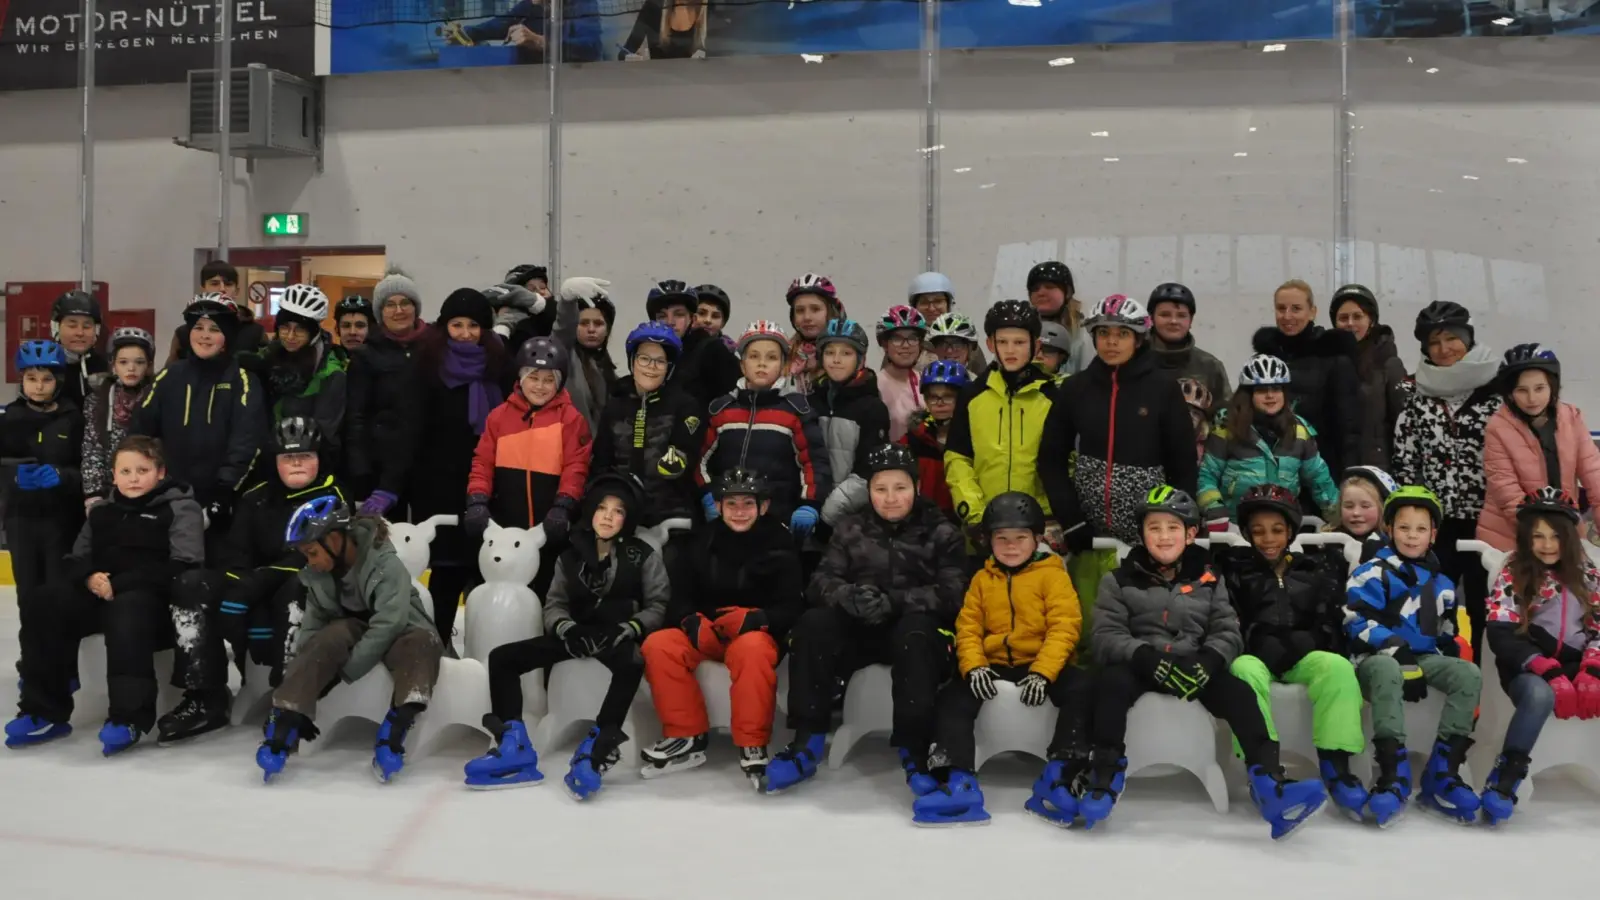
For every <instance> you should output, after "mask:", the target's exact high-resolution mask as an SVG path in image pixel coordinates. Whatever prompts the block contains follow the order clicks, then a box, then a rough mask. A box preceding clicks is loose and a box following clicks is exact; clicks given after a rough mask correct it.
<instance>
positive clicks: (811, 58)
mask: <svg viewBox="0 0 1600 900" xmlns="http://www.w3.org/2000/svg"><path fill="white" fill-rule="evenodd" d="M800 59H801V60H803V61H805V62H808V63H821V62H822V61H823V60H824V59H826V57H824V56H823V55H822V54H821V53H802V54H800Z"/></svg>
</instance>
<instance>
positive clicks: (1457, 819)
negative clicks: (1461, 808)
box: [1417, 800, 1482, 828]
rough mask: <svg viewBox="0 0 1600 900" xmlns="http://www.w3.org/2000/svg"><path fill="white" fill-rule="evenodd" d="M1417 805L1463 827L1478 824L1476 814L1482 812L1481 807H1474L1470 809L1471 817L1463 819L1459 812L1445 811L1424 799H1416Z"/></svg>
mask: <svg viewBox="0 0 1600 900" xmlns="http://www.w3.org/2000/svg"><path fill="white" fill-rule="evenodd" d="M1417 805H1418V806H1420V807H1422V809H1423V811H1424V812H1427V813H1430V814H1432V815H1435V816H1438V817H1440V818H1442V819H1444V820H1445V821H1447V822H1452V823H1454V824H1456V825H1460V826H1462V827H1463V828H1471V827H1472V826H1473V825H1476V824H1478V815H1479V814H1480V813H1481V812H1482V809H1481V808H1480V809H1475V810H1473V811H1472V818H1470V819H1463V818H1462V817H1461V816H1460V814H1458V813H1454V812H1450V811H1447V810H1445V809H1442V808H1441V807H1437V806H1434V805H1433V804H1431V803H1429V802H1428V801H1426V800H1418V801H1417Z"/></svg>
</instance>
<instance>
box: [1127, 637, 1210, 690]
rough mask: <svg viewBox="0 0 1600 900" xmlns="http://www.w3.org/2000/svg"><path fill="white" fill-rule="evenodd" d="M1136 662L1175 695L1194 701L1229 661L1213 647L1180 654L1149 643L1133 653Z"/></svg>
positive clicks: (1143, 671)
mask: <svg viewBox="0 0 1600 900" xmlns="http://www.w3.org/2000/svg"><path fill="white" fill-rule="evenodd" d="M1133 665H1134V668H1135V669H1137V670H1138V671H1140V672H1141V673H1143V674H1144V675H1145V677H1147V678H1149V679H1150V680H1151V681H1152V682H1154V683H1155V684H1156V686H1157V687H1159V688H1161V689H1162V690H1164V691H1166V692H1167V693H1169V694H1171V695H1172V696H1174V697H1178V698H1180V699H1183V700H1193V699H1195V698H1196V697H1199V696H1200V692H1201V691H1203V690H1205V689H1206V685H1208V684H1210V683H1211V679H1212V678H1213V677H1215V676H1216V674H1217V672H1219V671H1221V670H1222V668H1223V667H1224V666H1225V665H1226V661H1225V660H1223V658H1222V655H1221V654H1219V653H1217V652H1216V651H1215V650H1211V649H1209V648H1207V649H1204V650H1201V651H1200V652H1199V653H1196V654H1194V655H1193V656H1177V655H1174V654H1172V653H1166V652H1164V651H1161V650H1157V649H1156V648H1155V647H1153V646H1151V645H1149V644H1146V645H1144V646H1143V647H1140V648H1139V649H1138V650H1137V651H1135V653H1134V654H1133Z"/></svg>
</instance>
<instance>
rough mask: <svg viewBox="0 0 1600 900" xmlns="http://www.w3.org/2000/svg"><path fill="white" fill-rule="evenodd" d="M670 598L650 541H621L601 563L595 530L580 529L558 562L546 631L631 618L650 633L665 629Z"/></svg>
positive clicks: (629, 538) (667, 582)
mask: <svg viewBox="0 0 1600 900" xmlns="http://www.w3.org/2000/svg"><path fill="white" fill-rule="evenodd" d="M585 508H586V509H587V508H588V507H587V506H586V507H585ZM671 595H672V584H671V581H670V579H669V577H668V575H667V567H666V564H665V563H664V562H662V559H661V553H660V552H658V551H657V550H656V549H655V548H654V547H652V546H650V544H649V543H648V542H646V541H645V540H643V539H642V538H637V537H634V536H632V535H626V536H621V537H618V538H617V540H616V542H615V543H614V544H613V545H612V547H611V552H610V554H609V555H608V556H607V558H606V562H605V564H604V565H601V564H600V561H599V556H598V553H597V550H596V541H595V536H594V532H593V531H592V530H589V529H581V530H579V531H577V532H576V533H575V534H574V536H573V540H572V543H571V544H569V545H568V547H567V549H565V550H563V551H561V557H560V559H558V560H557V562H556V573H555V576H554V577H553V578H552V579H551V581H550V590H549V592H548V594H547V595H546V597H545V600H544V630H545V633H546V634H555V633H556V631H557V628H558V626H560V624H561V623H562V621H564V620H567V619H570V620H572V621H573V622H576V623H578V624H579V625H599V626H602V627H606V628H610V629H616V628H619V627H621V626H622V625H623V624H624V623H626V622H628V621H629V620H630V619H631V620H633V621H635V622H638V623H639V631H640V632H641V633H642V634H649V633H650V632H652V631H655V630H656V629H657V628H660V627H661V624H662V619H663V618H664V617H665V616H666V610H667V604H668V602H670V600H671Z"/></svg>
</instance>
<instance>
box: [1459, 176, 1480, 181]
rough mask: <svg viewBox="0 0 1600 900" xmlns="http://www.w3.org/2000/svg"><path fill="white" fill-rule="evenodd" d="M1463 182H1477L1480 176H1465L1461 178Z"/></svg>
mask: <svg viewBox="0 0 1600 900" xmlns="http://www.w3.org/2000/svg"><path fill="white" fill-rule="evenodd" d="M1461 180H1462V181H1477V180H1478V176H1476V175H1463V176H1461Z"/></svg>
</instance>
